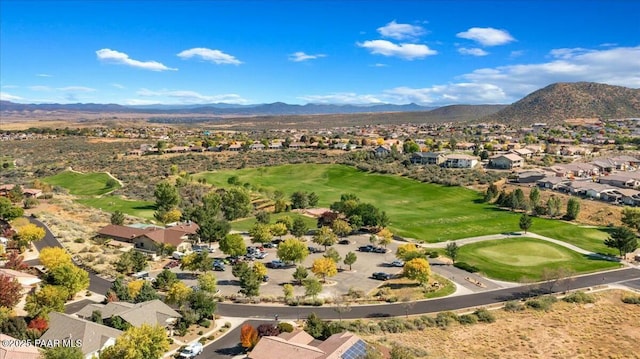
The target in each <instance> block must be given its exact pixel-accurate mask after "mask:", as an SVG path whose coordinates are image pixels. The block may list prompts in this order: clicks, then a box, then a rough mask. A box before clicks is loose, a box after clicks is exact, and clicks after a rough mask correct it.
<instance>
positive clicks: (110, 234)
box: [97, 224, 155, 243]
mask: <svg viewBox="0 0 640 359" xmlns="http://www.w3.org/2000/svg"><path fill="white" fill-rule="evenodd" d="M153 230H155V228H133V227H129V226H119V225H116V224H109V225H107V226H105V227H103V228H102V229H100V230H99V231H98V234H97V236H98V237H102V238H111V239H114V240H116V241H122V242H127V243H132V242H133V239H134V238H136V237H138V236H141V235H143V234H145V233H147V232H150V231H153Z"/></svg>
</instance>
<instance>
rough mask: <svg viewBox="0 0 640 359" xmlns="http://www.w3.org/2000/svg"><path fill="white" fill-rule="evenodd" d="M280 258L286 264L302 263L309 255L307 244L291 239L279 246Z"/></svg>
mask: <svg viewBox="0 0 640 359" xmlns="http://www.w3.org/2000/svg"><path fill="white" fill-rule="evenodd" d="M277 253H278V258H280V259H281V260H283V261H285V262H295V263H299V262H302V261H303V260H304V259H305V258H307V256H308V255H309V249H308V248H307V246H306V244H305V243H304V242H302V241H301V240H299V239H295V238H289V239H286V240H285V241H284V242H282V243H280V245H279V246H278V251H277Z"/></svg>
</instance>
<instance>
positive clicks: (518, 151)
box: [511, 147, 533, 158]
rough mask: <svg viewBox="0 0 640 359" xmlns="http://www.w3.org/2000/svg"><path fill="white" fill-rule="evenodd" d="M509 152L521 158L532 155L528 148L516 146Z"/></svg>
mask: <svg viewBox="0 0 640 359" xmlns="http://www.w3.org/2000/svg"><path fill="white" fill-rule="evenodd" d="M511 152H513V153H515V154H516V155H518V156H520V157H522V158H531V157H533V151H531V150H530V149H528V148H526V147H525V148H516V149H513V150H512V151H511Z"/></svg>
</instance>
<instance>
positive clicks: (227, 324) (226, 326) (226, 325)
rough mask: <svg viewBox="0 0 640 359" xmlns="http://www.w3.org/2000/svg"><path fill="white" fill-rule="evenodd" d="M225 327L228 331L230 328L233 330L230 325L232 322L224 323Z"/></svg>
mask: <svg viewBox="0 0 640 359" xmlns="http://www.w3.org/2000/svg"><path fill="white" fill-rule="evenodd" d="M223 327H225V328H227V329H228V328H231V323H230V322H225V323H224V325H223Z"/></svg>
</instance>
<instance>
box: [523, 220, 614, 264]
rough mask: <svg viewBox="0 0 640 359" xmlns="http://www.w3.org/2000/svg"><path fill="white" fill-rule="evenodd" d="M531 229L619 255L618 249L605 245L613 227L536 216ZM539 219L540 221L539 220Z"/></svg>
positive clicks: (592, 248) (584, 247) (568, 241)
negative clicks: (586, 224) (541, 218)
mask: <svg viewBox="0 0 640 359" xmlns="http://www.w3.org/2000/svg"><path fill="white" fill-rule="evenodd" d="M533 221H534V222H533V223H534V224H533V226H532V227H531V231H532V232H534V233H537V234H540V235H542V236H546V237H551V238H554V239H558V240H561V241H563V242H567V243H571V244H573V245H574V246H577V247H580V248H583V249H586V250H590V251H592V252H595V253H602V254H607V255H613V256H616V255H618V251H617V250H616V249H613V248H609V247H607V246H605V245H604V240H605V239H607V238H608V237H609V232H610V231H611V230H613V228H609V227H600V228H593V227H582V226H579V225H575V224H568V223H566V222H562V221H551V220H540V219H538V218H535V219H534V220H533ZM538 221H539V222H538Z"/></svg>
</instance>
